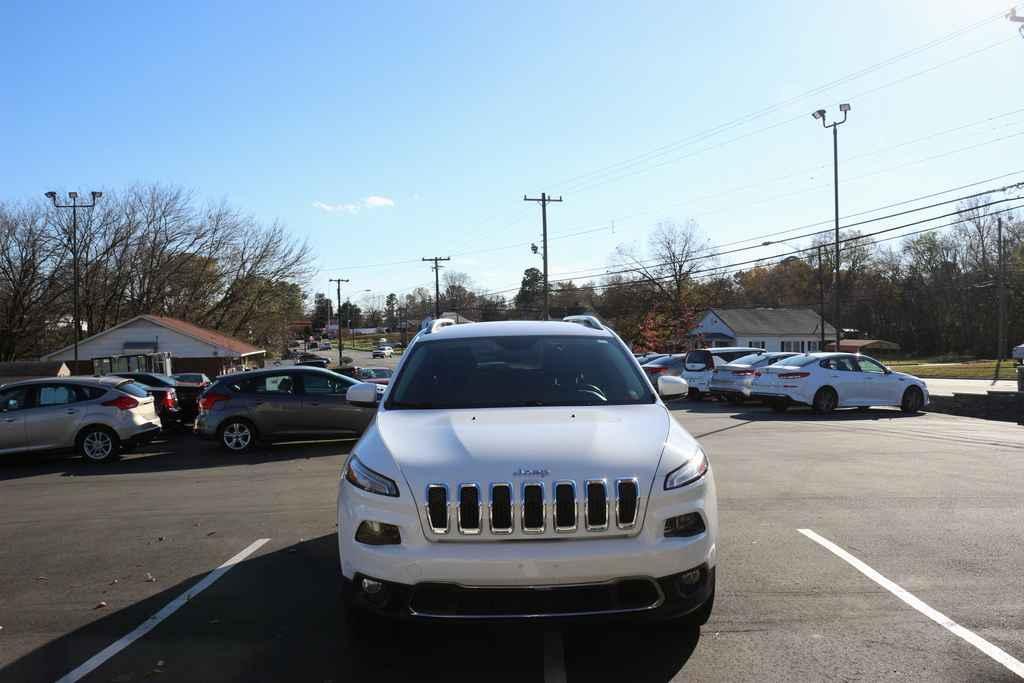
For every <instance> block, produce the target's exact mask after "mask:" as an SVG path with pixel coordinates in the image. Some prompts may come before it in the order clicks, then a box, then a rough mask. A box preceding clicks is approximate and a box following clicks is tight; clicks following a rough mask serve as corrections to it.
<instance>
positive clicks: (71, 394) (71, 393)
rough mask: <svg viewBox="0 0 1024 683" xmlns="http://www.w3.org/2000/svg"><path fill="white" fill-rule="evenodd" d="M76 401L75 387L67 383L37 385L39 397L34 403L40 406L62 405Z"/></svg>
mask: <svg viewBox="0 0 1024 683" xmlns="http://www.w3.org/2000/svg"><path fill="white" fill-rule="evenodd" d="M76 401H78V396H77V395H76V394H75V389H74V387H72V386H69V385H67V384H42V385H39V398H38V399H37V400H36V405H38V406H39V407H40V408H45V407H46V406H63V405H67V404H68V403H74V402H76Z"/></svg>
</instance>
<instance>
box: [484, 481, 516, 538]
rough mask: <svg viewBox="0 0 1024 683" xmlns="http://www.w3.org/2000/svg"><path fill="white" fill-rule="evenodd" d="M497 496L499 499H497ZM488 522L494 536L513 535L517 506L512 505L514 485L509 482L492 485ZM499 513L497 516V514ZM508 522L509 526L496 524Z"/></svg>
mask: <svg viewBox="0 0 1024 683" xmlns="http://www.w3.org/2000/svg"><path fill="white" fill-rule="evenodd" d="M496 496H497V498H498V499H496ZM487 509H488V521H489V522H490V526H491V533H492V534H500V535H507V534H511V533H512V530H513V529H514V528H515V505H514V504H513V503H512V484H510V483H508V482H497V483H493V484H491V496H490V499H489V504H488V507H487ZM495 513H497V514H495ZM496 517H497V519H498V521H499V522H504V521H505V520H506V519H507V520H508V524H504V523H502V524H496V523H495V521H494V520H495V518H496Z"/></svg>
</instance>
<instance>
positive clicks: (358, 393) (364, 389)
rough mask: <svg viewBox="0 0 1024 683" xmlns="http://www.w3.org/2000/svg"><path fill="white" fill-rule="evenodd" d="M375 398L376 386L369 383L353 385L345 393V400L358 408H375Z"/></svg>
mask: <svg viewBox="0 0 1024 683" xmlns="http://www.w3.org/2000/svg"><path fill="white" fill-rule="evenodd" d="M377 396H378V394H377V385H376V384H370V383H369V382H360V383H359V384H354V385H352V386H351V387H349V389H348V391H347V392H345V400H346V401H348V402H349V403H351V404H352V405H354V406H359V407H360V408H376V407H377Z"/></svg>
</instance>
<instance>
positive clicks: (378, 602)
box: [359, 578, 390, 607]
mask: <svg viewBox="0 0 1024 683" xmlns="http://www.w3.org/2000/svg"><path fill="white" fill-rule="evenodd" d="M359 587H360V589H361V590H362V592H363V598H365V599H366V602H368V603H370V604H371V605H373V606H375V607H384V606H385V605H387V603H388V598H389V597H390V593H389V591H388V587H387V586H386V585H384V583H383V582H381V581H377V580H376V579H367V578H363V580H362V581H360V582H359Z"/></svg>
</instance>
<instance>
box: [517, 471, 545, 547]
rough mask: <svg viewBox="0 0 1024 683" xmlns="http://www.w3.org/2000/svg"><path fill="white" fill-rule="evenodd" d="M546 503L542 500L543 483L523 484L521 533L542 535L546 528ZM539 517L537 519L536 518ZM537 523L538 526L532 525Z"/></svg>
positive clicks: (530, 482) (529, 482) (531, 482)
mask: <svg viewBox="0 0 1024 683" xmlns="http://www.w3.org/2000/svg"><path fill="white" fill-rule="evenodd" d="M547 507H548V506H547V502H546V501H545V499H544V482H540V481H528V482H524V483H523V495H522V516H521V519H522V527H523V533H527V534H542V533H544V530H545V528H546V527H547V517H548V515H547ZM538 515H539V518H538ZM534 521H537V522H540V523H539V524H532V522H534Z"/></svg>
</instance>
